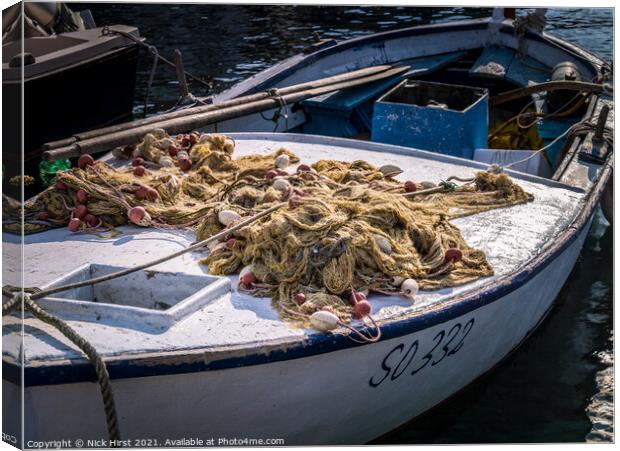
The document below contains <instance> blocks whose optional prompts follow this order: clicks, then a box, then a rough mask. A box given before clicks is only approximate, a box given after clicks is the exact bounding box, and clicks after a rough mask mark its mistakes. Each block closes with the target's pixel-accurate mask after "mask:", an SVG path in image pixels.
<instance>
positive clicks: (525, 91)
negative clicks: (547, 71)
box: [489, 81, 614, 106]
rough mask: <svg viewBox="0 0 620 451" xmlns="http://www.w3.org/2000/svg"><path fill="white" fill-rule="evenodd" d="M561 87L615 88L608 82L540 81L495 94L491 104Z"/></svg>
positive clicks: (572, 88) (595, 89)
mask: <svg viewBox="0 0 620 451" xmlns="http://www.w3.org/2000/svg"><path fill="white" fill-rule="evenodd" d="M559 89H565V90H568V91H582V92H595V93H599V92H609V93H613V92H614V88H613V87H612V86H611V85H607V84H598V83H587V82H584V81H548V82H545V83H538V84H536V85H532V86H527V87H525V88H517V89H513V90H511V91H507V92H504V93H502V94H498V95H496V96H493V97H491V98H490V99H489V105H490V106H496V105H501V104H502V103H506V102H510V101H511V100H515V99H519V98H521V97H525V96H528V95H530V94H533V93H535V92H542V91H556V90H559Z"/></svg>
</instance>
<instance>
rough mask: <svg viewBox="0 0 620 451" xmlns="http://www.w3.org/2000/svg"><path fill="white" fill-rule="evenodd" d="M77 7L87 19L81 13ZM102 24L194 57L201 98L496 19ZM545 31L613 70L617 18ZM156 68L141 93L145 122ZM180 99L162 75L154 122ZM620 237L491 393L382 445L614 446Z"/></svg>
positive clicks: (583, 266) (312, 10) (386, 12)
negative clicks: (349, 49) (310, 55)
mask: <svg viewBox="0 0 620 451" xmlns="http://www.w3.org/2000/svg"><path fill="white" fill-rule="evenodd" d="M73 7H74V9H76V10H79V9H81V7H80V6H78V5H73ZM89 8H90V9H91V10H92V11H93V15H94V17H95V20H96V21H97V23H98V24H99V25H104V24H108V25H112V24H115V23H124V24H130V25H137V26H138V27H139V28H140V31H141V34H142V35H143V36H145V37H147V38H148V42H149V43H151V44H154V45H155V46H157V48H158V49H159V51H160V52H161V53H162V54H163V55H165V56H169V57H170V56H171V55H172V51H173V50H174V49H175V48H179V49H181V50H182V52H183V57H184V62H185V67H186V69H187V70H188V71H190V72H192V73H193V74H194V75H197V76H199V77H200V78H201V79H203V80H204V81H206V82H208V83H209V84H210V85H211V89H209V88H207V87H205V86H203V85H202V84H200V83H196V82H191V81H190V89H191V90H192V92H193V93H194V94H195V95H207V94H209V92H217V91H219V90H221V89H223V88H226V87H228V86H230V85H231V84H233V83H235V82H237V81H239V80H242V79H244V78H247V77H249V76H250V75H252V74H254V73H256V72H259V71H261V70H263V69H266V68H268V67H270V66H271V65H273V64H274V63H276V62H278V61H280V60H282V59H283V58H286V57H288V56H291V55H293V54H295V53H299V51H300V50H301V49H302V48H303V47H305V46H306V45H307V44H309V43H310V42H312V41H313V39H314V36H313V35H314V33H315V32H318V33H319V34H320V35H321V36H322V37H325V38H335V39H345V38H350V37H354V36H359V35H363V34H368V33H373V32H376V31H384V30H390V29H395V28H401V27H405V26H413V25H420V24H426V23H436V22H445V21H449V20H459V19H468V18H478V17H486V16H488V15H489V14H490V11H491V10H490V9H489V8H410V7H391V8H384V7H376V6H371V7H354V6H342V7H316V6H297V7H295V6H242V5H236V6H224V5H144V4H142V5H136V4H99V5H89ZM547 18H548V25H547V28H546V30H547V31H549V32H552V33H554V34H556V35H557V36H559V37H562V38H564V39H567V40H569V41H571V42H574V43H576V44H579V45H581V46H582V47H584V48H587V49H590V50H592V51H594V52H596V53H598V54H599V55H600V56H602V57H604V58H605V59H607V60H610V59H611V58H612V51H613V10H612V9H557V10H551V11H549V13H548V15H547ZM150 64H151V60H150V59H148V58H146V57H143V59H142V61H141V66H140V73H139V79H138V86H137V92H136V102H135V104H136V108H135V112H136V114H140V113H141V112H142V102H143V99H144V95H145V86H146V82H147V79H148V74H149V71H150ZM177 96H178V87H177V83H176V81H175V75H174V70H173V69H172V68H169V67H166V66H164V65H159V67H158V70H157V74H156V77H155V82H154V89H153V90H152V91H151V93H150V99H151V102H150V104H149V111H148V112H149V114H150V113H155V112H157V111H162V110H165V109H167V108H169V107H170V106H172V105H173V104H174V103H175V102H176V100H177ZM612 241H613V236H612V229H611V227H609V226H608V224H607V223H606V221H605V220H604V219H603V218H602V215H600V214H599V215H597V217H596V219H595V223H594V225H593V227H592V231H591V232H590V235H589V236H588V239H587V241H586V243H585V246H584V249H583V251H582V253H581V256H580V257H579V261H578V263H577V265H576V267H575V269H574V270H573V272H572V274H571V275H570V277H569V281H568V283H567V284H566V286H565V287H564V288H563V290H562V292H561V294H560V296H559V297H558V299H557V307H556V308H555V309H554V310H553V311H552V312H551V314H550V316H549V317H548V318H547V320H546V321H545V323H544V324H543V325H542V326H541V327H540V328H539V329H538V331H537V332H536V333H535V334H534V335H533V336H532V337H531V338H530V339H529V340H528V341H527V342H526V343H525V344H524V345H523V347H521V348H520V349H519V350H518V351H517V352H516V353H515V354H513V355H512V356H511V357H510V358H509V359H508V360H507V361H506V362H505V363H504V364H503V365H502V366H501V367H500V368H499V369H497V370H496V371H494V372H493V373H492V374H491V375H490V376H488V377H487V378H485V379H484V380H483V381H482V382H481V383H479V384H477V385H475V386H473V387H471V388H470V389H468V390H467V391H466V392H465V393H462V394H460V395H459V396H458V397H456V398H455V399H454V400H452V401H451V402H449V403H448V404H445V405H444V406H442V407H441V408H440V409H438V410H436V411H434V412H433V413H431V414H429V415H427V416H426V417H424V418H422V419H420V420H418V421H416V422H415V423H412V424H409V425H407V426H405V427H403V428H402V429H401V430H398V431H395V432H393V433H391V434H389V435H388V436H386V437H383V438H382V439H381V441H380V443H384V444H388V443H394V444H395V443H472V442H474V443H475V442H478V443H482V442H487V443H493V442H495V443H497V442H583V441H593V442H609V441H611V440H613V310H612V308H613V305H612V304H613V269H612V262H613V254H612V252H613V251H612V244H613V243H612Z"/></svg>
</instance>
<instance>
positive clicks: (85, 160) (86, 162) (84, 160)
mask: <svg viewBox="0 0 620 451" xmlns="http://www.w3.org/2000/svg"><path fill="white" fill-rule="evenodd" d="M77 164H78V167H79V168H80V169H84V168H85V167H86V166H92V165H93V164H95V159H94V158H93V157H91V156H90V155H88V154H86V155H81V156H80V158H78V162H77Z"/></svg>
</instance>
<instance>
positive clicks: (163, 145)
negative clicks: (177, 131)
mask: <svg viewBox="0 0 620 451" xmlns="http://www.w3.org/2000/svg"><path fill="white" fill-rule="evenodd" d="M170 146H174V141H173V140H172V138H164V139H162V140H161V141H159V147H161V148H162V149H164V150H169V149H170Z"/></svg>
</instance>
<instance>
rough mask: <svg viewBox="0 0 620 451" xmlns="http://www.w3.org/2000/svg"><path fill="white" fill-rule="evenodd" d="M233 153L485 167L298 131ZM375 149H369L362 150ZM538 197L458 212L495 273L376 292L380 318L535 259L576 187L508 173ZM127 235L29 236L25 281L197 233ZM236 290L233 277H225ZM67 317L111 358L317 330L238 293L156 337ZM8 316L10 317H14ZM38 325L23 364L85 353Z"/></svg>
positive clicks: (179, 268)
mask: <svg viewBox="0 0 620 451" xmlns="http://www.w3.org/2000/svg"><path fill="white" fill-rule="evenodd" d="M233 137H234V139H235V141H236V142H237V153H238V154H239V155H243V154H250V153H269V152H273V151H275V150H277V149H278V148H280V147H282V146H284V147H287V148H289V149H290V150H292V151H294V152H295V153H296V154H298V155H299V156H300V158H301V160H302V162H305V163H311V162H314V161H316V160H318V159H321V158H335V159H342V160H345V161H346V160H349V161H351V160H356V159H363V160H366V161H369V162H371V163H374V164H376V165H377V166H381V165H384V164H393V165H396V166H398V167H400V168H402V169H403V171H404V172H403V173H402V174H400V175H399V176H398V178H399V179H400V180H403V181H404V180H408V179H411V180H416V181H421V180H430V181H433V182H436V183H437V182H439V181H441V180H444V179H446V178H447V177H448V176H450V175H457V176H460V177H471V176H472V175H473V174H474V173H475V172H476V171H477V170H479V169H480V168H484V167H486V166H484V165H482V164H481V163H476V162H473V161H469V160H463V159H459V158H453V157H448V156H443V155H439V154H434V153H431V152H424V151H419V150H415V149H409V148H404V147H397V146H389V145H384V144H376V143H366V142H358V141H352V140H343V139H335V138H327V137H309V136H304V135H291V134H282V135H273V134H265V135H261V134H236V135H233ZM364 149H372V150H364ZM513 174H514V175H515V176H517V177H519V178H520V180H519V183H520V184H521V185H522V186H523V187H524V189H526V190H527V191H528V192H530V193H532V194H533V195H534V197H535V200H534V201H533V202H531V203H528V204H524V205H518V206H514V207H512V208H505V209H499V210H495V211H490V212H486V213H481V214H479V215H475V216H470V217H466V218H460V219H458V220H456V221H454V223H455V224H456V225H458V226H459V228H460V230H461V232H462V233H463V236H464V237H465V238H466V240H467V241H468V242H469V244H470V245H472V246H474V247H476V248H479V249H482V250H483V251H484V252H485V253H486V255H487V258H488V259H489V262H490V263H491V264H492V265H493V268H494V270H495V275H494V276H493V277H490V278H485V279H480V280H477V281H475V282H472V283H470V284H466V285H463V286H460V287H455V288H451V289H442V290H437V291H426V292H420V293H419V295H418V296H417V297H416V302H415V303H414V304H413V305H412V303H411V302H410V301H409V300H407V299H401V298H399V297H386V296H372V297H371V299H370V302H371V304H372V305H373V312H374V315H375V316H376V318H378V319H389V318H393V317H396V316H402V315H415V314H417V313H419V312H422V311H424V310H426V309H428V308H429V307H432V306H439V305H441V304H442V303H444V302H448V301H449V300H450V299H452V298H454V297H455V296H458V295H463V294H465V293H467V292H470V291H472V290H475V289H479V288H481V287H483V286H490V285H492V284H493V282H494V280H497V278H499V277H502V276H505V275H507V274H510V273H512V272H514V271H517V270H518V269H519V268H520V267H522V266H524V265H525V264H527V263H528V262H529V261H530V260H531V259H532V258H533V257H534V256H536V255H537V254H539V253H540V252H542V251H544V250H545V249H546V248H548V247H549V246H550V245H551V244H552V243H553V240H552V239H551V238H552V237H555V236H557V235H558V234H559V233H561V232H562V230H564V229H565V228H566V227H567V226H568V224H570V222H571V221H572V220H573V218H574V217H575V215H576V214H577V212H578V211H579V209H580V207H581V200H582V199H583V193H582V192H576V191H573V190H571V189H569V188H568V187H566V186H564V185H561V184H559V183H557V182H551V181H548V180H545V179H541V178H538V177H534V176H530V175H526V174H519V173H513ZM120 230H122V231H123V232H124V233H123V235H120V236H119V237H116V238H114V239H107V240H104V239H100V238H93V237H92V236H91V235H83V234H71V233H69V232H68V231H67V230H66V229H56V230H52V231H49V232H45V233H42V234H36V235H30V236H26V237H25V243H26V244H25V246H24V258H25V265H26V267H27V268H28V269H29V270H28V272H27V273H26V274H24V278H25V284H26V285H27V286H43V285H45V284H47V283H49V282H50V281H52V280H54V279H56V278H58V277H61V276H62V275H64V274H66V273H67V272H69V271H71V270H73V269H75V268H76V267H79V266H81V265H83V264H86V263H96V264H104V265H105V264H107V265H116V266H118V265H123V266H125V265H126V266H132V265H135V264H138V263H141V262H143V261H144V260H145V259H147V258H148V259H153V258H156V257H159V256H162V255H166V254H168V253H170V252H172V251H176V250H178V249H179V247H181V246H187V245H188V244H189V243H190V242H192V241H193V240H194V237H193V234H190V233H186V232H172V231H159V230H155V229H141V228H138V227H133V226H132V227H129V226H128V227H121V228H120ZM3 239H4V246H3V252H7V253H10V252H13V251H14V250H15V247H16V246H19V244H20V241H19V239H17V238H16V237H14V236H11V235H6V234H5V235H4V236H3ZM203 257H204V253H200V252H196V253H192V254H189V255H187V254H186V255H184V256H182V257H180V258H178V259H175V260H172V261H169V262H166V263H163V264H161V265H158V266H156V267H154V268H153V269H154V270H161V271H172V272H183V273H187V274H205V273H206V271H207V269H206V267H204V266H201V265H199V264H198V263H197V262H198V260H199V259H201V258H203ZM4 276H5V281H6V282H5V283H13V284H15V283H16V282H17V280H16V277H17V276H18V274H17V273H12V272H11V268H7V269H6V270H5V274H4ZM229 279H230V283H231V284H232V286H233V287H236V285H237V277H236V276H232V277H230V278H229ZM67 319H68V320H70V324H71V325H72V326H73V327H75V329H76V330H77V331H78V332H79V333H80V334H82V335H84V337H86V338H87V339H88V340H89V341H91V342H92V343H93V345H94V346H95V347H96V348H97V349H98V350H99V352H101V353H102V354H103V355H107V356H117V355H124V354H128V355H130V354H134V353H143V352H163V351H166V352H168V351H178V350H182V349H186V350H188V349H199V348H203V347H208V348H211V349H218V348H219V347H225V346H230V345H235V346H238V347H241V348H244V349H248V350H251V349H256V348H257V347H260V346H261V343H282V344H284V343H288V344H292V343H298V342H299V341H300V340H302V339H303V338H305V337H307V336H308V335H310V334H312V333H314V332H313V331H312V330H300V329H297V328H293V327H291V326H290V325H288V324H285V323H283V322H281V321H280V320H279V318H278V315H277V313H276V312H275V311H274V310H273V309H272V307H271V305H270V302H269V300H267V299H257V298H254V297H252V296H249V295H245V294H242V293H238V292H237V291H236V290H234V291H233V292H232V294H231V293H229V294H225V295H223V296H221V297H219V298H218V299H215V300H212V301H210V302H209V304H208V305H207V306H205V307H203V308H201V309H200V310H199V311H198V312H197V313H196V314H194V315H190V316H189V317H187V318H186V319H184V320H182V321H181V322H179V323H178V324H176V325H175V326H172V327H169V328H168V329H166V330H165V331H164V332H163V333H160V334H157V335H153V334H149V333H146V332H144V331H141V330H140V324H139V323H138V322H136V324H135V326H134V327H133V328H131V329H127V328H123V327H117V324H115V323H114V322H110V321H109V320H108V319H107V318H105V317H104V318H100V319H98V320H97V319H96V318H90V319H89V320H84V319H82V320H73V319H71V318H67ZM6 321H7V323H8V324H10V325H11V327H12V329H9V332H7V333H5V336H4V339H5V343H6V346H5V348H4V355H5V356H10V357H11V358H13V359H15V358H17V355H18V352H19V348H20V343H21V336H20V333H19V328H18V327H17V324H18V323H19V320H18V319H17V318H7V320H6ZM11 322H12V323H11ZM28 323H29V324H32V325H34V326H36V327H35V328H34V329H33V330H32V333H31V334H28V335H27V336H26V337H25V349H26V357H27V359H28V360H29V361H32V362H35V361H42V362H45V361H47V360H58V359H66V358H72V359H74V358H81V353H80V352H79V351H78V350H76V349H75V347H74V346H73V345H71V344H70V343H68V341H67V340H66V339H65V338H64V337H63V336H62V335H61V334H60V333H59V332H57V331H56V330H55V329H53V328H52V327H50V326H47V325H45V324H41V323H40V322H39V321H36V320H34V319H29V320H28Z"/></svg>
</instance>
